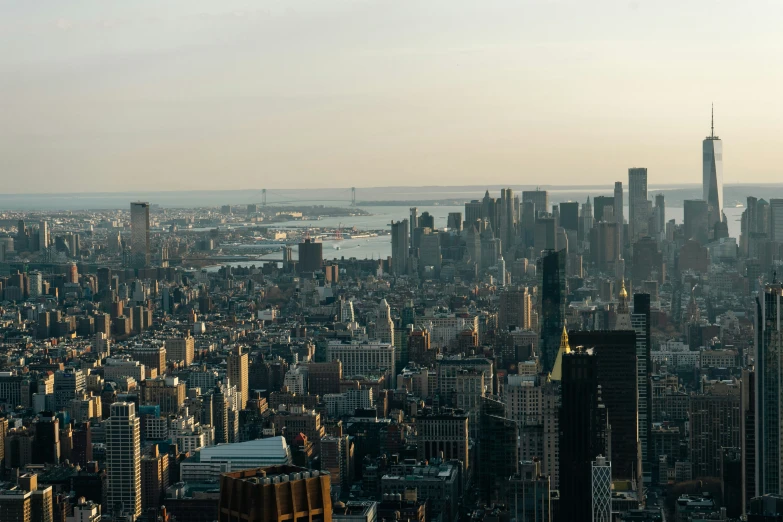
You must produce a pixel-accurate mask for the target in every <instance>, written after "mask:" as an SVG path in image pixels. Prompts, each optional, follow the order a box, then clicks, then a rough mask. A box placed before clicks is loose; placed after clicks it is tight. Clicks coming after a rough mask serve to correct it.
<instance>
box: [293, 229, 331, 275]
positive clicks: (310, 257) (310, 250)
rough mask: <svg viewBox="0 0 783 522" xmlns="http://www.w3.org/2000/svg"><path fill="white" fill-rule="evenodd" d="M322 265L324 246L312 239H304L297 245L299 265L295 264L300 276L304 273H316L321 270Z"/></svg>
mask: <svg viewBox="0 0 783 522" xmlns="http://www.w3.org/2000/svg"><path fill="white" fill-rule="evenodd" d="M323 263H324V245H323V243H320V242H318V241H313V240H312V239H309V238H307V239H305V240H304V241H303V242H302V243H299V263H298V264H297V271H298V272H299V273H300V274H301V273H304V272H317V271H318V270H321V266H322V265H323Z"/></svg>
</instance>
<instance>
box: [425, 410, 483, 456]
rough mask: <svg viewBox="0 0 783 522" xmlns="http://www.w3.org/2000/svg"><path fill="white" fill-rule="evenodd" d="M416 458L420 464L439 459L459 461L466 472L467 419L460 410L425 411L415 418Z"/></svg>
mask: <svg viewBox="0 0 783 522" xmlns="http://www.w3.org/2000/svg"><path fill="white" fill-rule="evenodd" d="M416 432H417V445H416V447H417V449H418V453H417V458H418V459H419V460H420V461H424V460H432V459H438V458H441V456H442V457H443V458H444V459H445V460H459V461H461V462H462V464H463V466H464V469H465V470H466V471H467V469H468V466H469V465H470V462H469V460H468V450H469V448H470V443H469V439H468V437H469V432H468V416H467V415H466V414H465V412H463V411H459V410H456V411H455V410H447V411H443V412H441V413H439V414H433V413H430V412H429V411H426V410H425V412H424V414H423V415H420V416H419V417H417V418H416Z"/></svg>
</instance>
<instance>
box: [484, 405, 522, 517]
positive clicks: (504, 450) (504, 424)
mask: <svg viewBox="0 0 783 522" xmlns="http://www.w3.org/2000/svg"><path fill="white" fill-rule="evenodd" d="M480 401H481V402H480V415H479V423H478V424H479V429H478V430H477V432H478V452H479V459H478V462H479V465H478V472H479V484H481V491H480V492H479V494H480V495H481V498H482V499H484V500H485V501H486V502H488V503H489V502H492V501H494V500H496V498H497V495H498V493H499V492H500V491H501V490H502V489H503V486H505V485H506V484H507V482H508V478H509V477H510V476H512V475H515V474H516V473H517V471H518V465H519V447H518V444H517V438H518V436H519V430H518V427H517V423H516V422H514V421H511V420H509V419H507V418H506V411H505V410H506V408H505V405H504V404H503V403H502V402H499V401H496V400H493V399H490V398H488V397H482V398H481V399H480Z"/></svg>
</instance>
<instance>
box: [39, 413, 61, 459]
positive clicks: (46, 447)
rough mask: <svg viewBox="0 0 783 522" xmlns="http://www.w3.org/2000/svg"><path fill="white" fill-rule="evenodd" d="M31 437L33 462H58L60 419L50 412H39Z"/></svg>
mask: <svg viewBox="0 0 783 522" xmlns="http://www.w3.org/2000/svg"><path fill="white" fill-rule="evenodd" d="M34 427H35V437H34V438H33V442H34V445H33V462H34V463H36V464H55V465H56V464H59V463H60V421H59V419H58V418H57V417H55V416H54V413H52V412H50V411H49V412H41V414H39V415H38V417H37V418H36V419H35V423H34Z"/></svg>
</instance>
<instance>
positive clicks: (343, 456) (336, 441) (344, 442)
mask: <svg viewBox="0 0 783 522" xmlns="http://www.w3.org/2000/svg"><path fill="white" fill-rule="evenodd" d="M320 446H321V469H322V470H324V471H327V472H329V479H330V482H331V488H332V496H333V497H335V498H339V497H340V496H341V495H342V493H343V492H345V491H346V490H347V489H348V488H350V484H351V472H350V471H351V453H352V452H351V441H350V439H349V438H348V436H347V435H340V436H337V437H335V436H327V437H324V438H322V439H321V444H320Z"/></svg>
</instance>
